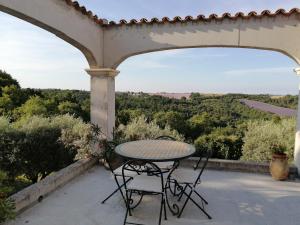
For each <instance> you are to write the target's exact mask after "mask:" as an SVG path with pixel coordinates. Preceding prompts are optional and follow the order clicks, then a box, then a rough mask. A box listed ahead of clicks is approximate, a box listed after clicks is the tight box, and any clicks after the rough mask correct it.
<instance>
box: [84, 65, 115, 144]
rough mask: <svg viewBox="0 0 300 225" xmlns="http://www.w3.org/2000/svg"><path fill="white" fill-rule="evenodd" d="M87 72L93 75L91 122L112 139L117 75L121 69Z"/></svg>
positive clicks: (88, 70)
mask: <svg viewBox="0 0 300 225" xmlns="http://www.w3.org/2000/svg"><path fill="white" fill-rule="evenodd" d="M86 72H87V73H88V74H89V75H90V76H91V123H93V124H95V125H98V126H99V127H100V128H101V130H102V132H103V133H104V135H105V136H106V137H107V139H108V140H111V139H112V138H113V129H114V127H115V77H116V76H117V75H118V74H119V71H117V70H114V69H110V68H103V69H87V70H86Z"/></svg>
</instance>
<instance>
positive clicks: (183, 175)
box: [170, 151, 212, 219]
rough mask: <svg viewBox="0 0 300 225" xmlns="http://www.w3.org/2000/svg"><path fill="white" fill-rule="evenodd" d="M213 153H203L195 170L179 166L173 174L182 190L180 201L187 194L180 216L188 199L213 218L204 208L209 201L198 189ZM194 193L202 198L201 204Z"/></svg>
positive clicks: (172, 176) (174, 180) (173, 178)
mask: <svg viewBox="0 0 300 225" xmlns="http://www.w3.org/2000/svg"><path fill="white" fill-rule="evenodd" d="M211 155H212V153H211V152H210V151H209V152H206V154H205V155H201V156H200V158H199V160H198V161H197V163H196V165H195V167H194V170H187V169H183V168H178V169H176V170H174V172H173V173H172V174H171V178H170V179H172V181H173V182H175V184H176V186H177V187H178V188H179V189H180V191H181V194H180V195H179V199H178V201H180V200H181V198H182V197H183V196H186V199H185V201H184V203H183V206H182V208H181V210H180V212H179V214H178V218H179V217H181V215H182V213H183V211H184V209H185V207H186V205H187V203H188V201H191V202H193V203H194V204H195V205H196V206H197V207H198V208H199V209H200V210H201V211H202V212H203V213H204V214H205V215H206V216H207V217H208V218H209V219H211V218H212V217H211V216H210V215H209V214H208V213H207V212H206V211H205V209H204V204H203V203H205V204H206V205H207V204H208V202H207V201H206V199H205V198H204V197H202V196H201V195H200V194H199V193H198V192H197V191H196V187H197V185H199V184H200V183H201V176H202V174H203V172H204V170H205V168H206V166H207V163H208V160H209V158H210V157H211ZM200 164H201V166H200ZM193 193H195V194H196V196H197V197H198V198H200V200H201V203H202V204H201V206H200V205H199V204H198V203H197V202H196V201H195V200H194V199H193V198H192V197H191V196H192V194H193Z"/></svg>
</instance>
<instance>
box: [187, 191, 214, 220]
mask: <svg viewBox="0 0 300 225" xmlns="http://www.w3.org/2000/svg"><path fill="white" fill-rule="evenodd" d="M192 192H193V191H192ZM188 199H190V200H191V201H192V202H193V203H194V204H195V205H196V206H197V207H198V208H199V209H200V210H201V211H202V212H203V213H204V214H205V215H206V216H207V218H208V219H210V220H211V219H212V217H211V216H210V215H209V214H208V213H207V212H206V211H205V209H204V208H202V207H201V206H200V205H199V204H198V203H197V202H196V201H195V200H194V199H192V198H191V195H190V196H189V197H188Z"/></svg>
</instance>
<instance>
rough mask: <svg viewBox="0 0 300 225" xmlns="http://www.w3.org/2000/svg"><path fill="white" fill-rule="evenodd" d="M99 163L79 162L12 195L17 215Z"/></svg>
mask: <svg viewBox="0 0 300 225" xmlns="http://www.w3.org/2000/svg"><path fill="white" fill-rule="evenodd" d="M97 161H98V160H97V159H96V158H88V159H82V160H79V161H77V162H75V163H73V164H71V165H69V166H68V167H66V168H64V169H62V170H60V171H58V172H56V173H54V174H53V175H49V176H48V177H46V178H45V179H43V180H41V181H40V182H38V183H36V184H33V185H31V186H29V187H27V188H25V189H23V190H21V191H19V192H17V193H16V194H14V195H12V196H11V197H10V198H11V199H12V200H13V201H14V202H15V206H16V210H15V211H16V213H17V214H19V213H21V212H22V211H24V210H25V209H27V208H29V207H30V206H32V205H33V204H35V203H37V202H38V201H41V200H42V199H43V198H44V197H46V196H47V195H48V194H50V193H51V192H53V191H55V190H56V189H58V188H59V187H61V186H63V185H65V184H66V183H68V182H69V181H71V180H72V179H73V178H75V177H77V176H79V175H80V174H82V173H83V172H85V171H86V170H88V169H90V168H91V167H93V166H94V165H95V164H96V163H97Z"/></svg>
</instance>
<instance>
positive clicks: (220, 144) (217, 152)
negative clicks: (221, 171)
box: [195, 128, 243, 160]
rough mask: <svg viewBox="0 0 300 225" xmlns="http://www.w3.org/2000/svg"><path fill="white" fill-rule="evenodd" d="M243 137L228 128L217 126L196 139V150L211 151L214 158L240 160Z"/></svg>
mask: <svg viewBox="0 0 300 225" xmlns="http://www.w3.org/2000/svg"><path fill="white" fill-rule="evenodd" d="M242 144H243V142H242V138H241V136H240V135H238V134H234V133H233V131H229V129H228V128H217V129H215V130H214V131H213V132H212V133H210V134H208V135H202V136H200V137H198V138H197V139H196V140H195V147H196V150H197V151H198V152H199V153H201V152H206V151H211V152H212V157H213V158H218V159H230V160H238V159H239V158H240V157H241V155H242V150H241V148H242Z"/></svg>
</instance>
